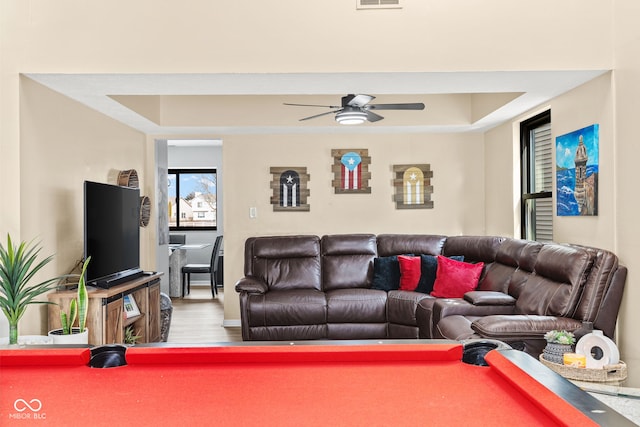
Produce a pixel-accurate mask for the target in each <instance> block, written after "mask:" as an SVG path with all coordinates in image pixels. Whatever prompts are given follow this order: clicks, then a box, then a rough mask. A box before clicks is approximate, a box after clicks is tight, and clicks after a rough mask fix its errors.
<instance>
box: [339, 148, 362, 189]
mask: <svg viewBox="0 0 640 427" xmlns="http://www.w3.org/2000/svg"><path fill="white" fill-rule="evenodd" d="M340 162H341V163H342V173H341V175H342V188H344V189H345V190H355V189H358V188H360V176H361V175H362V158H361V157H360V155H358V153H354V152H353V151H349V152H348V153H346V154H345V155H344V156H342V159H340Z"/></svg>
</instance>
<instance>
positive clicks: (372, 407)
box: [0, 344, 597, 426]
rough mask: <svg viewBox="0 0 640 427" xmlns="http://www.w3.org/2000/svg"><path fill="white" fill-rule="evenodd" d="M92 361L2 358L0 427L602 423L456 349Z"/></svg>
mask: <svg viewBox="0 0 640 427" xmlns="http://www.w3.org/2000/svg"><path fill="white" fill-rule="evenodd" d="M89 358H90V350H89V349H84V348H62V349H50V348H46V349H26V350H25V349H16V350H11V349H9V350H0V424H1V425H6V424H4V423H5V422H7V420H9V421H13V422H16V423H19V422H22V424H21V425H31V424H26V423H27V422H29V421H31V422H33V423H34V424H35V425H38V423H40V424H41V425H80V424H87V425H98V426H99V425H114V424H121V425H155V426H163V425H167V426H179V425H185V426H187V425H189V426H191V425H250V426H258V425H260V426H264V425H279V426H288V425H291V426H303V425H304V426H312V425H318V426H340V425H348V426H357V425H363V426H376V425H380V426H383V425H393V426H399V425H412V426H424V425H429V426H439V425H441V426H457V425H461V426H462V425H464V426H472V425H473V426H507V425H520V426H557V425H567V426H573V425H575V426H589V425H597V424H596V423H595V422H594V421H593V420H591V419H590V418H588V417H587V416H585V415H584V414H583V413H582V412H581V411H579V410H578V409H576V408H575V407H574V406H572V405H570V404H569V403H567V402H566V401H565V400H563V399H562V398H560V397H559V396H557V395H556V394H554V393H553V392H551V391H549V390H548V389H547V388H545V387H544V386H543V385H542V384H540V383H539V382H538V381H537V380H536V379H535V378H533V377H531V376H530V375H529V374H527V373H526V372H524V371H523V370H521V369H520V368H519V367H517V366H516V365H514V364H513V363H512V362H511V361H509V360H508V359H507V358H505V357H504V356H503V355H502V354H501V352H498V351H495V350H494V351H491V352H490V353H489V354H488V355H487V357H486V359H487V361H488V363H489V364H490V366H489V367H484V366H475V365H469V364H466V363H463V362H462V361H461V359H462V346H461V345H459V344H425V345H417V344H406V345H403V344H399V345H395V344H394V345H373V344H372V345H369V344H367V345H353V346H345V345H290V346H287V345H274V346H270V345H256V346H216V347H131V348H128V349H127V350H126V360H127V365H126V366H121V367H115V368H104V369H99V368H90V367H88V366H87V362H88V360H89ZM18 425H20V424H18Z"/></svg>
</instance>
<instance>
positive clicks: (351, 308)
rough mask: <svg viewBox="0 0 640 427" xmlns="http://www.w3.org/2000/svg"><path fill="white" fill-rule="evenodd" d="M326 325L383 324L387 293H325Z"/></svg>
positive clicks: (366, 291)
mask: <svg viewBox="0 0 640 427" xmlns="http://www.w3.org/2000/svg"><path fill="white" fill-rule="evenodd" d="M325 295H326V299H327V322H328V323H385V322H386V321H387V313H386V307H387V293H386V292H385V291H379V290H375V289H361V288H354V289H334V290H332V291H327V292H326V293H325Z"/></svg>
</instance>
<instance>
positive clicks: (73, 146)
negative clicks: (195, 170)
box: [3, 78, 153, 334]
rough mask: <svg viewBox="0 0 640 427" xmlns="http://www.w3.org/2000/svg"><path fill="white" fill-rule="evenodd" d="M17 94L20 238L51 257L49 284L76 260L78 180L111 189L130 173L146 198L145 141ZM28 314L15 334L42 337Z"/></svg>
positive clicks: (46, 99)
mask: <svg viewBox="0 0 640 427" xmlns="http://www.w3.org/2000/svg"><path fill="white" fill-rule="evenodd" d="M20 93H21V97H20V101H21V109H20V117H21V120H20V125H21V126H20V128H21V133H20V137H21V138H20V140H21V143H20V156H21V159H23V162H22V165H21V168H20V180H19V182H20V183H21V194H22V195H23V197H22V198H21V199H20V207H21V212H22V215H21V218H20V219H21V221H20V225H21V231H22V233H21V234H22V238H23V239H26V240H30V239H34V238H35V239H37V240H39V241H41V242H42V247H43V249H42V254H43V255H45V254H46V255H50V254H55V257H54V259H53V261H52V262H51V263H50V264H49V265H48V266H47V267H46V269H45V270H44V271H43V272H42V274H41V277H52V276H56V275H58V274H63V273H68V272H69V271H70V270H71V269H72V268H73V267H74V265H75V263H76V262H77V261H78V260H80V259H82V256H83V239H84V237H83V182H84V181H85V180H90V181H96V182H107V183H111V184H115V183H116V182H117V174H118V172H119V171H121V170H127V169H135V170H136V171H138V175H139V178H140V188H141V194H150V193H149V190H150V189H152V188H153V187H152V186H150V185H149V183H148V180H147V179H146V176H147V173H146V171H145V163H144V162H145V144H144V142H145V137H144V135H143V134H141V133H140V132H136V131H133V130H132V129H130V128H128V127H126V126H123V125H121V124H119V123H117V122H115V121H113V120H111V119H109V118H106V117H105V116H103V115H102V114H98V113H96V112H95V111H93V110H90V109H88V108H86V107H84V106H82V105H80V104H78V103H77V102H74V101H71V100H69V99H68V98H66V97H63V96H61V95H59V94H57V93H55V92H53V91H51V90H49V89H47V88H45V87H43V86H41V85H39V84H38V83H35V82H33V81H32V80H30V79H28V78H22V79H21V91H20ZM148 230H149V228H141V252H142V254H143V256H146V254H149V253H150V250H149V243H148V242H149V236H148V235H149V233H148ZM3 238H6V237H3ZM142 263H143V265H145V264H146V266H147V268H149V267H152V265H149V264H148V263H147V262H146V259H143V260H142ZM29 310H30V312H27V314H26V315H25V316H24V318H23V320H22V321H21V322H20V333H21V334H39V333H41V332H46V330H47V328H46V315H44V314H45V313H46V311H45V310H46V307H45V306H34V307H30V308H29ZM38 314H40V316H38Z"/></svg>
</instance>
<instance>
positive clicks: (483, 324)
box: [471, 314, 582, 341]
mask: <svg viewBox="0 0 640 427" xmlns="http://www.w3.org/2000/svg"><path fill="white" fill-rule="evenodd" d="M581 325H582V322H580V321H579V320H576V319H571V318H569V317H555V316H538V315H526V314H517V315H506V316H505V315H494V316H486V317H483V318H481V319H477V320H475V321H474V322H472V323H471V329H473V330H474V331H475V332H476V333H478V334H479V335H481V336H482V337H483V338H492V339H497V340H501V341H512V340H523V339H543V338H544V334H545V333H547V332H549V331H551V330H553V329H557V330H567V331H574V330H576V329H578V328H579V327H580V326H581Z"/></svg>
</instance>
